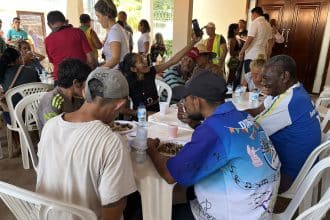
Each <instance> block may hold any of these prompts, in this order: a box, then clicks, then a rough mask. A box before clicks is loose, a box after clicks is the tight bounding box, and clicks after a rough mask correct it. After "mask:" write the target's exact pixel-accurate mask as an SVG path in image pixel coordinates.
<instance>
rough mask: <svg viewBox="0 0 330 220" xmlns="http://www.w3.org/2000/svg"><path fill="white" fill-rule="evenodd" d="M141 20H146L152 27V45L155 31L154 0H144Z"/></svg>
mask: <svg viewBox="0 0 330 220" xmlns="http://www.w3.org/2000/svg"><path fill="white" fill-rule="evenodd" d="M141 19H146V20H147V21H148V22H149V25H150V29H151V30H150V37H151V42H150V45H151V44H152V40H153V36H154V34H153V29H154V1H153V0H142V9H141Z"/></svg>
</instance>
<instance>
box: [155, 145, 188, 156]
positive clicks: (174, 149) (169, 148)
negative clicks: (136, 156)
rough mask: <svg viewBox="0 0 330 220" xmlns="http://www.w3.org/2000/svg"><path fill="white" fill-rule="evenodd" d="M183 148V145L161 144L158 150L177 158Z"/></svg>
mask: <svg viewBox="0 0 330 220" xmlns="http://www.w3.org/2000/svg"><path fill="white" fill-rule="evenodd" d="M182 148H183V145H182V144H177V143H161V144H160V145H159V146H158V148H157V150H158V152H160V153H162V154H164V155H166V156H175V155H176V154H177V153H178V152H179V151H180V150H181V149H182Z"/></svg>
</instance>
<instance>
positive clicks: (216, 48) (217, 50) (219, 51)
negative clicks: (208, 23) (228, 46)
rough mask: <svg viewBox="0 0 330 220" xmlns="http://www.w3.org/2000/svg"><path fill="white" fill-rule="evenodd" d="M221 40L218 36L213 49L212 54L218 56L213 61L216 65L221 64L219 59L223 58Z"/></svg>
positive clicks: (217, 35)
mask: <svg viewBox="0 0 330 220" xmlns="http://www.w3.org/2000/svg"><path fill="white" fill-rule="evenodd" d="M220 39H221V38H220V35H219V34H216V35H215V38H214V41H213V47H212V52H214V53H216V54H217V56H216V57H215V58H214V59H213V63H214V64H217V63H219V57H221V56H222V54H223V49H222V48H221V47H220Z"/></svg>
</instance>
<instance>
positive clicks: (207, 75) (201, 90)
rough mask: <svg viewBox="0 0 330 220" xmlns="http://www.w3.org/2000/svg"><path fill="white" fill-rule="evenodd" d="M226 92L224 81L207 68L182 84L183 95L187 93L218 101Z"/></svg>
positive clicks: (187, 94)
mask: <svg viewBox="0 0 330 220" xmlns="http://www.w3.org/2000/svg"><path fill="white" fill-rule="evenodd" d="M226 92H227V85H226V81H225V79H224V78H223V77H221V76H218V75H216V74H214V73H212V72H210V71H209V70H202V71H201V72H200V73H199V74H198V75H197V76H196V77H193V78H191V79H190V81H188V82H187V83H186V85H185V86H184V91H183V96H182V98H185V97H187V96H189V95H193V96H197V97H200V98H203V99H205V100H207V101H215V102H216V101H220V100H222V99H224V98H225V94H226Z"/></svg>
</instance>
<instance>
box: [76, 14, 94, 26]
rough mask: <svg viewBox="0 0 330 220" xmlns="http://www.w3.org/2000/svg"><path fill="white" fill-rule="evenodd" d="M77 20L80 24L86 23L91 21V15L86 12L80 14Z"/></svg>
mask: <svg viewBox="0 0 330 220" xmlns="http://www.w3.org/2000/svg"><path fill="white" fill-rule="evenodd" d="M79 21H80V23H81V24H86V23H88V22H90V21H91V17H90V16H89V15H88V14H81V15H80V16H79Z"/></svg>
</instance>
